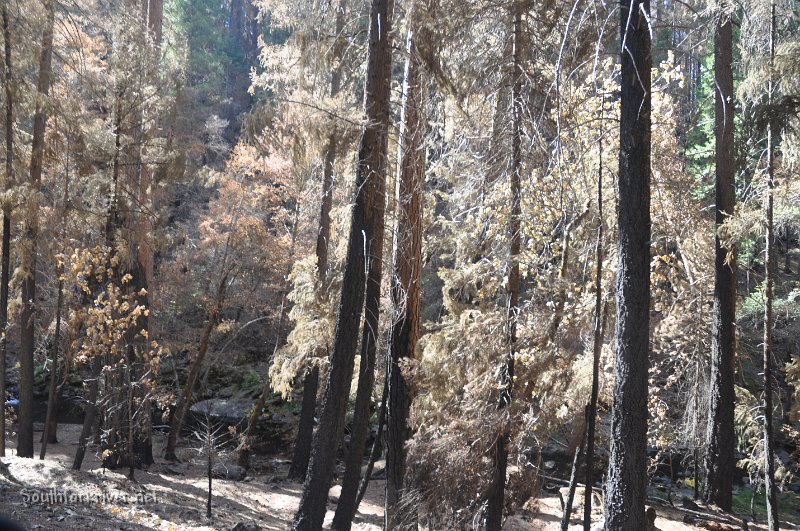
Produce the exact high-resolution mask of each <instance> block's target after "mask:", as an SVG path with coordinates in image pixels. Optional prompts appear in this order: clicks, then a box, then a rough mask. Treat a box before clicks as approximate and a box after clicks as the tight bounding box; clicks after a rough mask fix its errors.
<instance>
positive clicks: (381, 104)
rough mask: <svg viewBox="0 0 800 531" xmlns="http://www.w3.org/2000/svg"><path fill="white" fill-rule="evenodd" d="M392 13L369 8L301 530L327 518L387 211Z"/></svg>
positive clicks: (388, 4) (381, 4)
mask: <svg viewBox="0 0 800 531" xmlns="http://www.w3.org/2000/svg"><path fill="white" fill-rule="evenodd" d="M392 11H393V0H373V2H372V6H371V9H370V31H369V52H368V60H367V81H366V90H365V110H366V118H367V124H366V126H365V128H364V132H363V134H362V136H361V140H360V143H359V149H358V162H357V166H356V183H355V198H354V202H353V203H354V204H353V208H352V218H351V222H350V233H349V236H348V245H347V255H346V262H345V268H344V274H343V278H342V292H341V297H340V300H339V307H338V312H337V317H336V332H335V335H334V343H333V351H332V354H331V360H330V369H329V372H328V382H327V386H326V388H325V396H324V399H323V408H322V412H321V414H320V420H319V425H318V427H317V431H316V433H315V435H314V442H313V446H312V450H311V459H310V462H309V467H308V472H307V474H306V480H305V483H304V485H303V493H302V496H301V499H300V507H299V509H298V511H297V513H296V514H295V517H294V522H293V524H292V528H293V529H295V530H298V531H316V530H319V529H321V528H322V522H323V519H324V517H325V509H326V505H327V500H328V489H330V485H331V482H332V480H333V470H334V465H335V459H336V450H337V449H338V446H339V442H340V441H341V437H342V432H343V430H344V414H345V409H346V407H347V398H348V395H349V389H350V380H351V379H352V376H353V367H354V363H355V350H356V345H357V342H358V328H359V324H360V321H361V313H362V308H363V304H364V295H365V282H366V267H367V264H366V257H367V256H373V250H372V247H373V246H374V245H375V234H374V232H373V231H374V230H375V228H376V226H377V224H376V223H375V218H376V217H378V216H380V217H381V218H382V217H383V212H384V208H385V206H384V203H385V197H384V196H383V194H381V193H380V192H381V191H382V190H383V188H384V184H383V182H384V180H385V172H386V150H387V142H388V123H389V89H390V86H391V83H390V79H391V61H392V52H391V40H390V35H391V21H392Z"/></svg>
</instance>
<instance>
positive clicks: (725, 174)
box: [703, 14, 736, 511]
mask: <svg viewBox="0 0 800 531" xmlns="http://www.w3.org/2000/svg"><path fill="white" fill-rule="evenodd" d="M714 75H715V78H716V79H715V85H716V90H715V135H716V156H715V157H716V158H715V162H716V183H715V186H716V208H715V211H716V216H715V217H716V219H715V222H716V229H717V230H719V228H720V226H721V225H722V223H724V221H725V219H726V218H727V217H729V216H731V215H733V210H734V206H735V204H736V192H735V185H734V144H733V140H734V139H733V126H734V123H733V119H734V94H733V25H732V22H731V20H730V18H729V17H728V16H727V15H725V14H720V18H719V20H718V22H717V28H716V32H715V34H714ZM714 240H715V241H714V252H715V262H714V267H715V282H714V308H713V328H712V341H711V382H710V383H711V389H710V393H709V395H710V400H711V403H710V405H709V415H708V427H707V430H706V457H705V463H704V465H705V466H704V468H705V481H704V482H703V500H704V501H705V502H706V503H715V504H717V505H718V506H719V507H720V508H721V509H723V510H725V511H730V510H731V505H732V491H731V487H732V485H733V473H734V469H735V467H736V460H735V457H734V449H735V448H734V447H735V443H736V434H735V432H734V423H733V413H734V404H735V401H736V395H735V392H734V385H733V384H734V382H733V378H734V366H733V363H734V356H735V351H736V250H735V249H733V248H725V247H723V246H722V243H721V242H720V239H719V235H717V236H716V237H715V239H714Z"/></svg>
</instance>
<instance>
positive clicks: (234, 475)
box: [211, 463, 247, 481]
mask: <svg viewBox="0 0 800 531" xmlns="http://www.w3.org/2000/svg"><path fill="white" fill-rule="evenodd" d="M245 476H247V470H245V469H244V467H241V466H239V465H234V464H228V463H217V464H216V465H214V467H213V468H212V469H211V477H214V478H217V479H227V480H229V481H242V480H243V479H244V478H245Z"/></svg>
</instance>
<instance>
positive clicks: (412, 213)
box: [385, 0, 428, 529]
mask: <svg viewBox="0 0 800 531" xmlns="http://www.w3.org/2000/svg"><path fill="white" fill-rule="evenodd" d="M421 7H422V5H421V2H420V0H417V2H416V5H415V6H414V12H413V15H412V17H413V18H412V20H413V21H414V25H412V27H411V29H410V31H409V34H408V42H407V53H408V58H407V59H406V74H405V78H406V81H405V91H404V92H405V94H404V95H405V105H404V107H403V125H402V127H403V129H402V133H401V142H402V145H401V154H400V156H401V160H400V168H399V169H400V172H399V173H400V175H399V184H398V191H397V195H398V198H397V202H398V206H399V209H398V213H397V228H396V229H395V245H394V274H393V275H392V303H393V305H394V309H395V316H394V321H393V322H392V325H391V342H390V344H389V356H388V361H387V364H386V365H387V371H388V375H387V378H386V385H387V388H388V391H387V393H386V400H387V409H386V417H387V426H386V508H385V527H386V529H396V528H397V527H398V525H399V524H401V523H406V524H408V523H410V522H413V521H414V515H413V514H412V513H413V510H414V508H413V507H409V505H408V504H407V503H406V504H402V503H401V499H402V497H403V491H404V488H405V486H406V485H405V476H406V453H405V443H406V441H407V440H408V439H409V438H410V437H411V426H410V425H409V418H408V417H409V412H410V409H411V400H412V398H413V397H412V396H411V390H410V389H409V385H408V382H407V381H406V377H405V375H403V372H402V370H401V365H402V363H403V361H404V360H407V359H410V358H414V353H415V350H416V347H417V341H418V339H419V323H420V295H421V283H420V273H421V270H422V204H423V191H424V185H425V162H426V160H425V159H426V150H425V149H424V145H423V142H424V139H425V134H426V129H427V128H426V120H425V112H426V97H427V90H428V84H427V83H426V80H425V72H424V69H423V64H422V60H421V58H420V56H419V53H418V51H417V45H416V43H417V42H418V40H419V39H420V38H422V37H423V36H424V32H423V34H422V35H421V34H420V31H419V29H418V28H419V23H418V20H419V18H420V11H421ZM403 507H405V508H406V509H407V510H405V511H403V510H402V508H403Z"/></svg>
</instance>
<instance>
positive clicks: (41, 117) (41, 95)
mask: <svg viewBox="0 0 800 531" xmlns="http://www.w3.org/2000/svg"><path fill="white" fill-rule="evenodd" d="M45 12H46V14H47V15H46V16H47V18H46V21H45V27H44V33H43V36H42V48H41V56H40V58H39V81H38V82H37V85H36V92H37V98H36V111H35V114H34V117H33V139H32V141H31V173H30V181H29V184H30V191H31V193H32V194H36V192H37V191H38V190H39V186H40V183H41V180H42V164H43V160H44V142H45V138H44V135H45V130H46V129H47V117H48V112H47V110H46V109H45V99H46V98H47V96H48V94H49V92H50V84H51V78H52V60H53V24H54V22H55V9H54V6H53V1H52V0H47V1H46V2H45ZM38 218H39V205H38V198H37V197H35V195H34V196H33V197H31V198H30V208H29V210H28V212H26V216H25V221H24V223H23V230H22V239H23V242H24V243H23V244H22V252H21V255H22V271H23V275H24V276H23V279H22V311H21V313H20V323H21V336H22V337H21V340H20V356H19V358H20V360H19V361H20V381H19V395H20V396H19V438H18V443H17V455H19V456H20V457H33V352H34V350H35V348H36V343H35V338H34V333H35V330H36V245H37V238H38V237H39V219H38Z"/></svg>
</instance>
